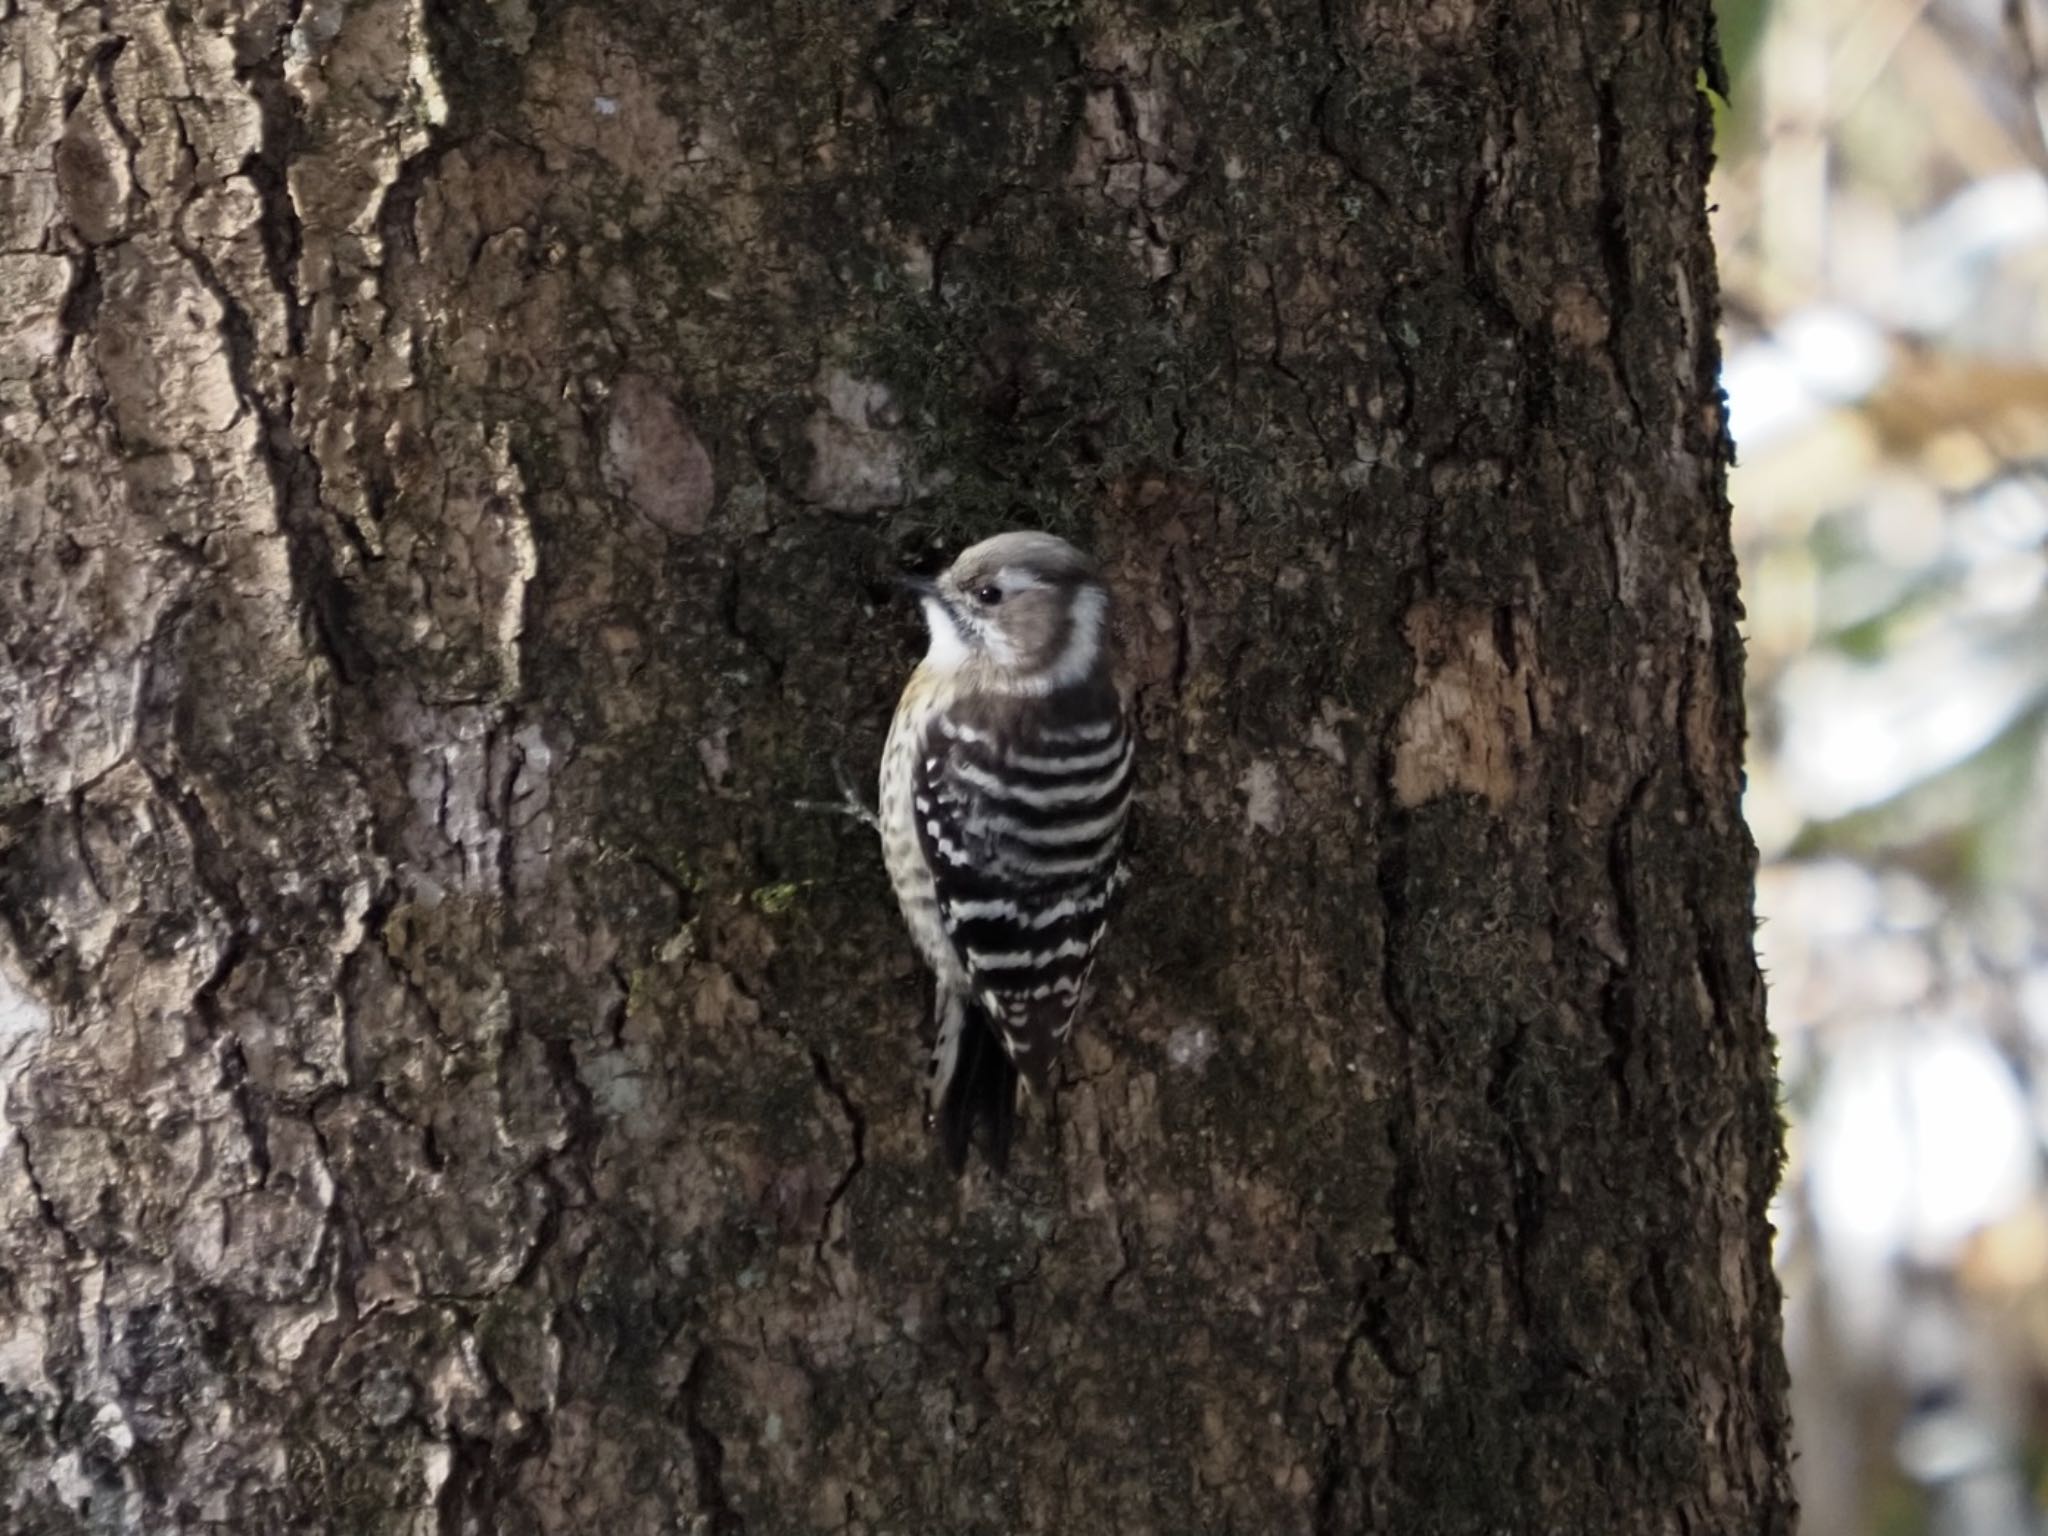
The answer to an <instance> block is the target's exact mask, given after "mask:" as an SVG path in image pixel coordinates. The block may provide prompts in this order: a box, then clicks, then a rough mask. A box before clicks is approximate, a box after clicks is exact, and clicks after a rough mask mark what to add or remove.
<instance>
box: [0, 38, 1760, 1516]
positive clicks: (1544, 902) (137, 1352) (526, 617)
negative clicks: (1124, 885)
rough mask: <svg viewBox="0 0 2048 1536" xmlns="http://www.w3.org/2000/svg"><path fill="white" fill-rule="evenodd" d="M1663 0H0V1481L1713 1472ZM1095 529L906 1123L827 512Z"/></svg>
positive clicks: (1375, 1486) (556, 1489) (379, 1510)
mask: <svg viewBox="0 0 2048 1536" xmlns="http://www.w3.org/2000/svg"><path fill="white" fill-rule="evenodd" d="M1706 27H1707V22H1706V16H1705V14H1704V9H1703V7H1700V6H1697V5H1693V4H1682V5H1679V6H1677V7H1676V8H1667V9H1664V10H1661V11H1636V10H1629V9H1623V8H1616V7H1585V8H1574V7H1565V8H1563V9H1562V10H1560V9H1556V8H1551V7H1539V6H1533V5H1527V4H1523V3H1520V0H1501V3H1495V4H1485V5H1481V4H1477V3H1472V4H1460V3H1455V0H1452V3H1444V4H1435V5H1429V6H1401V7H1383V8H1366V7H1363V6H1358V5H1352V4H1336V5H1331V6H1326V7H1324V8H1323V9H1322V10H1321V11H1320V12H1318V11H1317V10H1316V9H1315V8H1313V7H1307V6H1273V7H1264V8H1258V9H1255V10H1253V11H1251V12H1243V11H1240V10H1239V9H1237V8H1236V7H1229V6H1222V7H1218V8H1216V9H1215V10H1213V11H1202V12H1201V13H1199V14H1186V13H1183V11H1182V10H1181V8H1179V7H1169V6H1151V5H1144V4H1131V5H1127V6H1117V5H1108V4H1101V5H1098V4H1092V3H1073V4H1067V3H1057V0H991V3H988V4H974V5H968V4H965V3H962V4H959V5H954V6H944V5H930V6H927V5H909V6H901V7H894V8H892V7H889V6H877V5H871V4H835V5H775V6H768V7H762V6H759V5H737V4H734V5H724V4H713V5H708V6H697V5H673V6H670V5H626V4H622V3H617V0H572V3H544V0H353V3H348V4H343V3H340V0H307V3H305V4H303V5H298V6H287V5H282V4H270V3H264V0H217V3H216V0H205V3H195V4H181V5H171V6H165V5H160V4H155V3H144V0H101V3H98V4H90V3H89V4H84V5H79V6H74V7H71V8H69V9H65V10H61V11H60V10H58V9H57V8H55V7H54V6H51V5H46V4H43V3H40V0H29V3H27V4H26V5H22V4H16V5H14V6H12V7H11V8H4V9H0V236H4V238H0V313H4V314H5V315H7V316H8V317H10V323H9V324H8V326H7V328H6V330H5V332H4V334H0V497H4V502H0V507H4V512H0V713H4V718H5V722H6V729H5V732H4V734H0V919H4V922H0V1085H4V1099H0V1104H4V1112H5V1114H4V1134H0V1509H4V1510H5V1511H6V1515H5V1524H6V1526H7V1529H9V1530H10V1531H20V1532H24V1533H35V1536H54V1533H64V1532H84V1531H108V1530H119V1531H135V1532H152V1533H154V1532H165V1533H170V1532H197V1531H201V1530H233V1531H247V1532H270V1531H277V1532H283V1531H293V1532H298V1531H334V1532H406V1531H417V1532H422V1533H427V1532H433V1533H456V1532H476V1533H484V1532H505V1533H531V1536H555V1533H570V1532H578V1533H584V1532H605V1533H611V1536H629V1533H641V1532H646V1533H654V1532H670V1531H678V1530H680V1531H693V1532H706V1533H711V1536H732V1533H739V1532H746V1533H755V1536H760V1533H772V1532H806V1531H844V1532H866V1533H874V1536H882V1533H889V1532H907V1531H921V1530H934V1531H937V1530H943V1531H946V1532H949V1533H967V1532H976V1533H978V1532H991V1533H992V1532H998V1531H1001V1532H1009V1531H1019V1530H1030V1531H1055V1530H1057V1531H1061V1532H1102V1533H1111V1532H1114V1533H1118V1536H1130V1533H1142V1532H1155V1533H1159V1536H1180V1533H1187V1532H1196V1531H1215V1532H1225V1531H1230V1532H1259V1533H1266V1532H1304V1533H1306V1532H1317V1533H1339V1532H1362V1531H1368V1530H1372V1531H1391V1532H1404V1533H1434V1532H1444V1533H1471V1536H1479V1533H1492V1532H1501V1531H1518V1532H1519V1531H1529V1532H1538V1531H1544V1532H1548V1531H1614V1532H1629V1533H1638V1532H1648V1531H1660V1532H1667V1531H1668V1532H1674V1533H1676V1532H1686V1533H1693V1536H1697V1533H1704V1532H1725V1533H1729V1536H1754V1533H1773V1532H1784V1531H1787V1530H1789V1529H1790V1520H1791V1515H1790V1499H1789V1495H1788V1492H1787V1484H1786V1477H1785V1458H1786V1454H1787V1453H1786V1432H1785V1422H1784V1409H1783V1381H1782V1368H1781V1365H1780V1357H1779V1350H1778V1342H1777V1320H1776V1318H1777V1291H1776V1288H1775V1284H1774V1282H1773V1279H1772V1277H1771V1272H1770V1265H1769V1233H1768V1229H1767V1227H1766V1224H1765V1215H1764V1213H1765V1202H1766V1200H1767V1198H1768V1195H1769V1192H1770V1190H1771V1188H1772V1185H1773V1181H1774V1179H1775V1175H1776V1158H1777V1124H1776V1118H1775V1111H1774V1105H1773V1097H1772V1079H1771V1060H1770V1048H1769V1044H1768V1040H1767V1037H1766V1034H1765V1030H1764V1022H1763V1004H1762V995H1761V990H1760V987H1759V984H1758V979H1757V973H1756V970H1755V966H1754V963H1753V961H1752V958H1751V953H1750V947H1749V931H1750V897H1749V886H1750V869H1751V850H1750V845H1749V841H1748V838H1747V836H1746V834H1745V832H1744V830H1743V827H1742V824H1741V820H1740V816H1739V807H1738V794H1739V789H1740V782H1741V779H1740V761H1741V745H1742V715H1741V704H1740V672H1741V661H1740V643H1739V640H1738V637H1737V632H1736V621H1737V619H1738V617H1739V608H1738V605H1737V600H1736V595H1735V573H1734V566H1733V557H1732V554H1731V551H1730V547H1729V540H1728V530H1727V518H1726V508H1725V504H1724V499H1723V466H1724V461H1725V442H1724V437H1723V431H1722V420H1721V412H1720V406H1719V399H1718V393H1717V389H1716V384H1715V370H1716V349H1715V339H1714V321H1715V302H1716V301H1715V287H1714V277H1713V269H1712V264H1711V253H1710V250H1709V247H1708V242H1707V234H1706V227H1705V221H1704V216H1703V213H1702V188H1703V184H1704V178H1705V176H1706V171H1707V165H1708V150H1707V128H1706V112H1705V107H1704V104H1703V103H1702V101H1701V99H1700V98H1699V97H1698V96H1697V94H1696V91H1695V79H1696V76H1697V74H1698V71H1699V69H1700V67H1701V64H1702V53H1703V47H1704V43H1703V39H1704V36H1705V32H1706ZM1019 524H1024V525H1037V526H1044V527H1049V528H1052V529H1054V530H1055V531H1058V532H1061V533H1064V534H1068V535H1070V536H1072V537H1074V538H1076V539H1077V540H1079V541H1080V542H1083V543H1085V544H1087V545H1089V546H1090V547H1091V548H1093V549H1095V550H1096V551H1097V552H1098V553H1100V554H1101V555H1102V556H1103V557H1104V558H1105V560H1106V562H1107V564H1108V566H1109V568H1110V570H1111V571H1112V573H1113V574H1114V576H1115V578H1116V580H1117V583H1118V586H1119V589H1120V591H1121V594H1122V597H1123V602H1124V614H1123V619H1124V623H1123V629H1124V635H1123V639H1124V643H1125V648H1126V651H1127V654H1128V661H1129V671H1130V675H1131V682H1132V685H1133V687H1134V689H1135V697H1136V702H1137V711H1138V716H1139V719H1140V722H1141V725H1142V728H1143V731H1144V735H1145V742H1144V747H1145V750H1144V754H1143V756H1142V758H1141V798H1140V806H1139V814H1138V817H1137V821H1136V826H1135V832H1134V839H1135V849H1134V855H1135V865H1136V871H1137V882H1136V885H1135V888H1134V889H1133V891H1132V893H1131V894H1130V896H1129V898H1128V899H1127V900H1126V902H1125V904H1124V907H1123V910H1122V912H1121V913H1120V915H1119V917H1118V919H1117V922H1116V924H1115V927H1114V928H1113V931H1112V937H1111V940H1110V943H1109V946H1108V950H1107V954H1106V959H1105V963H1104V964H1103V965H1102V966H1099V967H1098V969H1097V985H1096V990H1095V996H1094V998H1093V1001H1092V1003H1091V1005H1090V1007H1089V1010H1088V1012H1087V1014H1086V1015H1085V1018H1084V1022H1083V1025H1082V1027H1081V1029H1080V1031H1079V1033H1078V1035H1077V1037H1076V1039H1075V1042H1074V1045H1073V1048H1072V1049H1071V1050H1070V1052H1069V1055H1068V1057H1067V1060H1066V1062H1065V1064H1064V1084H1063V1087H1062V1089H1061V1091H1060V1092H1059V1093H1058V1095H1057V1099H1056V1102H1055V1103H1054V1104H1052V1105H1050V1106H1048V1105H1046V1104H1043V1103H1039V1104H1033V1105H1031V1106H1030V1107H1029V1108H1028V1110H1027V1123H1026V1126H1025V1129H1024V1134H1023V1139H1022V1143H1021V1145H1020V1148H1019V1151H1018V1155H1017V1157H1016V1160H1015V1164H1014V1168H1013V1173H1012V1175H1011V1176H1010V1177H1009V1178H1008V1179H1007V1180H1003V1181H995V1180H992V1179H991V1178H990V1177H989V1176H988V1175H987V1173H986V1172H985V1171H983V1170H979V1169H977V1170H975V1171H973V1172H971V1173H970V1175H969V1176H968V1177H967V1178H966V1179H965V1180H964V1181H963V1182H959V1183H956V1182H955V1181H953V1180H952V1179H951V1178H949V1177H947V1176H946V1175H945V1173H944V1172H943V1170H942V1168H941V1167H940V1165H939V1162H938V1159H937V1157H936V1156H935V1154H934V1152H933V1150H932V1148H931V1146H930V1144H929V1142H928V1139H927V1137H926V1135H925V1133H924V1131H923V1129H922V1127H921V1125H920V1122H919V1112H918V1108H919V1106H918V1093H919V1087H920V1072H921V1063H922V1054H923V1047H922V1045H921V1043H920V1030H921V1028H922V1026H923V1016H924V1009H925V1006H926V1004H925V1000H924V992H923V987H924V983H923V980H922V977H921V974H920V972H919V970H918V968H917V965H916V962H915V959H914V957H913V954H912V951H911V948H910V945H909V943H908V941H907V940H906V939H905V938H904V937H903V936H902V935H901V933H900V932H899V931H898V927H897V921H896V916H895V913H894V910H893V907H892V904H891V902H890V900H889V897H888V893H887V887H886V884H885V881H884V878H883V875H882V870H881V864H880V858H879V854H878V851H877V849H876V848H875V846H874V845H873V841H872V838H871V836H870V835H869V834H868V833H866V832H865V831H864V830H862V829H860V828H858V827H856V826H854V825H852V824H851V823H843V822H841V821H839V820H837V819H834V818H829V817H822V816H815V815H807V814H804V813H802V812H799V811H797V810H795V809H793V808H792V802H793V801H795V800H797V799H799V798H803V797H812V798H817V797H823V796H828V795H830V793H831V792H832V791H831V784H832V772H831V768H830V761H831V758H832V757H833V755H834V754H838V755H841V756H843V758H844V759H845V760H846V762H847V763H848V764H849V765H853V766H855V767H857V768H858V770H859V771H860V773H861V775H862V776H863V777H865V776H866V773H867V770H868V766H869V765H870V764H871V763H872V762H873V760H874V758H875V756H876V754H877V752H878V750H879V746H880V742H881V738H882V733H883V731H884V729H885V726H886V722H887V716H888V712H889V710H890V707H891V705H892V702H893V699H894V695H895V691H896V689H897V687H898V686H899V685H900V682H901V680H902V677H903V675H904V673H905V672H906V670H907V668H908V666H909V664H910V661H911V658H912V656H913V654H914V651H915V648H916V639H915V624H914V620H913V619H912V618H911V617H910V616H909V615H907V614H898V613H897V612H895V611H894V610H893V609H892V608H891V607H890V606H889V604H888V602H887V599H886V596H885V593H884V585H883V578H884V577H885V576H886V575H887V574H888V573H889V572H890V571H891V570H893V569H894V568H895V567H896V566H897V564H898V563H899V562H900V561H901V560H903V559H905V558H909V557H913V556H917V555H922V554H925V553H928V552H929V551H930V550H932V549H934V548H938V547H957V546H958V545H959V544H961V543H963V542H966V541H968V540H970V539H973V538H976V537H979V536H981V535H984V534H986V533H989V532H992V531H994V530H995V529H997V528H999V527H1003V526H1011V525H1019Z"/></svg>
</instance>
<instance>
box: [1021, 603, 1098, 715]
mask: <svg viewBox="0 0 2048 1536" xmlns="http://www.w3.org/2000/svg"><path fill="white" fill-rule="evenodd" d="M1108 616H1109V596H1108V594H1107V593H1105V592H1104V591H1103V590H1102V589H1101V588H1100V587H1083V588H1082V589H1081V590H1080V591H1079V592H1077V593H1075V594H1074V608H1073V613H1072V622H1073V628H1072V630H1071V631H1069V633H1068V635H1067V643H1066V644H1065V645H1064V646H1062V647H1061V648H1060V653H1059V655H1058V656H1057V657H1055V658H1054V660H1053V664H1052V665H1051V666H1050V667H1048V668H1046V670H1045V671H1044V673H1043V674H1041V675H1040V677H1039V678H1038V679H1036V680H1035V684H1036V686H1034V687H1033V689H1032V691H1033V692H1035V693H1053V692H1055V691H1057V690H1058V689H1061V688H1065V687H1068V686H1069V685H1071V684H1073V683H1078V682H1080V681H1081V680H1082V679H1083V678H1085V677H1086V676H1087V675H1088V674H1089V673H1090V672H1092V671H1093V670H1094V669H1095V663H1096V660H1097V659H1098V658H1099V657H1100V656H1101V655H1102V624H1103V620H1104V619H1106V618H1107V617H1108Z"/></svg>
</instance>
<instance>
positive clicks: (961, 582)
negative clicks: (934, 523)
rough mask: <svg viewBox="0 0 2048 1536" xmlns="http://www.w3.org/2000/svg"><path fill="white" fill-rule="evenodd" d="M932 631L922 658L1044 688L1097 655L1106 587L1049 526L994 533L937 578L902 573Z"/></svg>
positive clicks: (1072, 677) (1082, 674) (1091, 663)
mask: <svg viewBox="0 0 2048 1536" xmlns="http://www.w3.org/2000/svg"><path fill="white" fill-rule="evenodd" d="M908 585H909V586H910V588H911V590H912V591H914V592H915V593H916V594H917V596H918V599H919V601H920V602H921V603H922V605H923V607H924V618H925V624H926V626H927V627H928V628H929V629H930V630H931V649H930V650H929V651H928V652H927V653H926V655H925V665H926V666H927V667H929V668H932V669H933V670H935V671H963V670H965V671H972V672H974V673H976V674H978V675H979V680H980V681H981V683H982V684H983V686H987V687H993V688H997V689H1001V690H1003V691H1005V692H1011V693H1028V694H1047V693H1053V692H1056V691H1058V690H1059V689H1061V688H1066V687H1070V686H1072V685H1073V684H1076V683H1080V682H1084V681H1086V680H1087V679H1089V678H1090V677H1092V676H1093V675H1094V674H1095V672H1096V670H1097V669H1098V668H1099V667H1100V666H1101V665H1102V663H1103V656H1104V650H1105V639H1106V635H1107V627H1108V621H1109V590H1108V588H1106V587H1105V586H1104V585H1103V582H1102V576H1101V573H1100V572H1099V571H1098V570H1097V569H1096V566H1095V562H1094V561H1092V560H1090V559H1089V558H1088V557H1087V556H1086V555H1085V554H1083V553H1082V552H1081V551H1080V550H1078V549H1076V548H1075V547H1074V546H1073V545H1071V544H1069V543H1068V542H1067V541H1066V540H1065V539H1061V538H1055V537H1054V536H1053V535H1052V534H1049V533H1030V532H1019V533H999V534H997V535H996V536H995V537H994V538H992V539H984V540H982V542H981V543H979V544H977V545H975V546H974V547H973V548H972V549H969V550H966V551H965V552H963V553H962V554H961V556H960V558H959V559H957V560H955V561H954V562H953V563H952V565H951V566H950V567H948V568H947V570H946V571H945V573H944V574H943V575H941V576H939V577H937V578H936V579H929V578H918V579H913V580H911V581H910V582H908Z"/></svg>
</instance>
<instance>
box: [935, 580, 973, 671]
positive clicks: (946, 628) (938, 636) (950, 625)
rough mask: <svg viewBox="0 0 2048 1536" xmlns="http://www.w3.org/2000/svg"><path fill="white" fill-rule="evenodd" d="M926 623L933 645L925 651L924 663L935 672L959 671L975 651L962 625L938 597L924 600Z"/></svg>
mask: <svg viewBox="0 0 2048 1536" xmlns="http://www.w3.org/2000/svg"><path fill="white" fill-rule="evenodd" d="M924 623H925V628H926V629H928V630H930V631H931V635H932V643H931V647H930V648H929V649H928V650H927V651H926V652H925V653H924V664H925V665H926V666H927V667H930V668H931V669H932V670H933V671H934V672H957V671H959V670H960V668H961V667H963V666H964V665H966V663H967V659H968V657H970V656H971V655H973V654H974V652H973V650H972V649H971V648H970V647H969V646H968V644H967V637H966V636H965V635H963V634H961V633H960V626H959V625H958V624H957V623H955V622H954V620H953V615H952V614H951V613H950V612H948V611H947V609H946V605H945V604H944V603H942V602H940V601H939V600H938V599H937V598H936V597H928V598H926V599H925V600H924Z"/></svg>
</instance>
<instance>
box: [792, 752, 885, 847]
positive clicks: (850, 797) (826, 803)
mask: <svg viewBox="0 0 2048 1536" xmlns="http://www.w3.org/2000/svg"><path fill="white" fill-rule="evenodd" d="M832 778H833V780H834V782H836V783H837V784H838V785H839V798H838V799H837V800H799V801H797V802H796V808H797V809H798V810H800V811H830V812H832V813H833V814H834V815H838V816H851V817H852V818H853V819H854V820H855V821H857V822H859V823H861V825H863V826H865V827H869V828H871V829H873V830H874V831H876V832H879V831H881V830H882V818H881V817H879V816H877V815H876V814H875V813H874V812H873V811H871V810H869V809H868V807H867V803H866V802H865V801H863V800H862V799H861V797H860V792H859V791H858V790H856V789H855V788H854V787H853V779H852V777H851V776H850V775H849V774H848V773H847V771H846V764H844V763H842V762H841V761H840V760H839V755H838V754H837V753H836V752H835V753H834V754H833V755H832Z"/></svg>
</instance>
